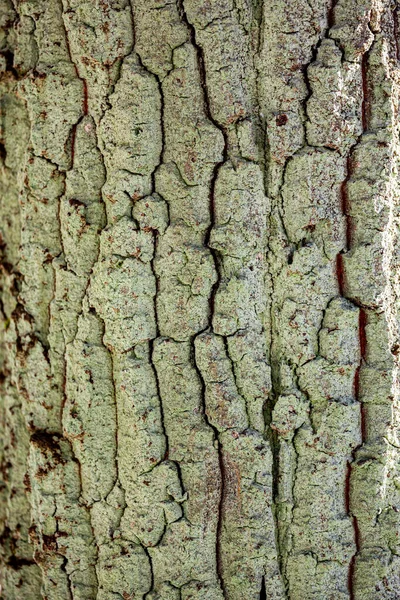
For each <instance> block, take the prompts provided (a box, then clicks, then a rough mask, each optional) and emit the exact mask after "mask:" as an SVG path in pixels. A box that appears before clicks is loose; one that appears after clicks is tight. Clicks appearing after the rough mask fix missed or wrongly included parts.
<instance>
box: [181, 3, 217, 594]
mask: <svg viewBox="0 0 400 600" xmlns="http://www.w3.org/2000/svg"><path fill="white" fill-rule="evenodd" d="M177 6H178V10H179V14H180V17H181V19H182V22H183V23H185V25H186V27H187V28H188V30H189V35H190V41H191V43H192V45H193V47H194V48H195V51H196V55H197V63H198V69H199V75H200V82H201V87H202V90H203V101H204V111H205V114H206V116H207V118H208V119H209V120H210V121H211V122H212V123H213V125H214V126H215V127H216V128H217V129H218V130H219V131H221V133H222V134H223V138H224V148H223V156H222V160H221V161H220V162H219V163H217V164H216V165H215V167H214V170H213V174H212V177H211V182H210V194H209V206H210V225H209V226H208V228H207V231H206V234H205V238H204V243H205V245H206V247H207V248H208V249H209V251H210V253H211V255H212V257H213V260H214V265H215V269H216V272H217V281H216V282H215V283H214V284H213V286H212V289H211V294H210V299H209V306H210V315H209V325H210V329H211V330H212V319H213V315H214V300H215V295H216V293H217V290H218V287H219V285H220V282H221V273H220V268H219V259H218V255H217V252H216V251H215V250H214V248H212V247H211V246H210V236H211V232H212V230H213V228H214V226H215V186H216V182H217V179H218V174H219V171H220V168H221V167H222V165H223V164H225V162H226V161H227V158H228V140H227V135H226V132H225V131H224V129H223V128H222V127H221V126H220V125H219V124H218V123H217V121H216V120H215V119H214V118H213V116H212V114H211V109H210V103H209V96H208V89H207V80H206V77H207V76H206V70H205V65H204V55H203V50H202V48H201V46H200V45H199V44H198V43H197V41H196V31H195V28H194V26H193V25H192V24H191V23H190V22H189V20H188V18H187V15H186V12H185V7H184V0H177ZM198 335H199V334H198ZM195 337H196V336H195ZM194 340H195V338H194V339H193V340H192V347H193V348H194ZM192 356H193V364H194V367H195V369H196V371H197V373H198V375H199V377H200V380H201V382H202V390H203V392H202V398H203V414H204V418H205V420H206V422H207V424H208V425H209V426H210V427H211V428H212V430H213V432H214V436H215V440H216V443H217V450H218V463H219V470H220V476H221V490H220V500H219V507H218V523H217V538H216V560H217V576H218V579H219V582H220V585H221V589H222V593H223V595H224V598H226V592H225V588H224V580H223V573H222V564H221V530H222V519H223V513H224V498H225V468H224V458H223V450H222V444H221V442H220V441H219V436H218V431H217V429H216V428H215V427H214V426H212V425H211V423H210V422H209V419H208V417H207V409H206V400H205V382H204V380H203V377H202V375H201V373H200V370H199V368H198V367H197V365H196V359H195V354H194V352H193V354H192Z"/></svg>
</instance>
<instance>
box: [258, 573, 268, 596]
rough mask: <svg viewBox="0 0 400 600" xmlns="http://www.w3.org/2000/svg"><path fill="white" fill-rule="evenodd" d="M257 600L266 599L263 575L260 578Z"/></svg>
mask: <svg viewBox="0 0 400 600" xmlns="http://www.w3.org/2000/svg"><path fill="white" fill-rule="evenodd" d="M259 600H267V590H266V587H265V576H264V577H262V578H261V590H260V598H259Z"/></svg>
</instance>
